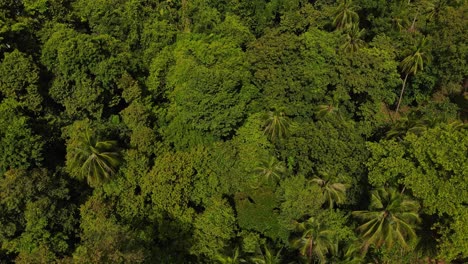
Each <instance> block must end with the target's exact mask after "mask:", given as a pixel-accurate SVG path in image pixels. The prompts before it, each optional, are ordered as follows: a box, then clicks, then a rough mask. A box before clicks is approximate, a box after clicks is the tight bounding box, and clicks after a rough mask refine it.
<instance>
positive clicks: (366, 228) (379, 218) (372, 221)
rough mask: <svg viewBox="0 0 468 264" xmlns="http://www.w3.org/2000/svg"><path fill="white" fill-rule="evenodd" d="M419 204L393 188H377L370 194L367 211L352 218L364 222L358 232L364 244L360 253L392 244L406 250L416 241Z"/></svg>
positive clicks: (360, 212)
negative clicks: (371, 247) (370, 248)
mask: <svg viewBox="0 0 468 264" xmlns="http://www.w3.org/2000/svg"><path fill="white" fill-rule="evenodd" d="M418 210H419V204H418V202H416V201H413V200H410V199H408V198H407V197H406V196H404V195H403V194H402V193H400V192H398V191H397V190H396V189H387V188H380V189H377V190H374V191H372V192H371V203H370V207H369V210H366V211H355V212H353V213H352V214H353V216H355V217H356V218H358V219H360V220H362V221H364V224H362V225H361V226H359V227H358V228H357V230H358V231H359V232H360V233H361V237H362V239H363V241H364V243H363V246H362V250H363V251H367V249H368V247H369V246H371V245H374V246H375V247H377V248H380V247H382V246H385V247H386V248H392V247H393V245H394V244H395V241H397V243H399V245H400V246H401V247H402V248H405V249H407V248H408V247H409V246H408V244H409V242H412V241H414V240H415V239H416V233H415V225H416V224H417V223H419V222H420V218H419V215H418Z"/></svg>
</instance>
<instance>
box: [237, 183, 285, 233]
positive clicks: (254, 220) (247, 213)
mask: <svg viewBox="0 0 468 264" xmlns="http://www.w3.org/2000/svg"><path fill="white" fill-rule="evenodd" d="M235 202H236V212H237V221H238V224H239V227H240V228H242V229H244V230H254V231H257V232H259V233H261V234H263V235H265V236H267V237H269V238H271V239H273V240H275V239H281V240H283V241H287V238H288V232H287V230H286V227H285V226H283V225H282V224H281V222H280V219H279V213H278V210H277V206H278V198H277V197H276V196H275V193H273V191H272V190H271V189H268V188H258V189H255V191H254V190H250V191H249V192H244V193H237V194H236V196H235Z"/></svg>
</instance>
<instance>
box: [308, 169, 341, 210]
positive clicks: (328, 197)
mask: <svg viewBox="0 0 468 264" xmlns="http://www.w3.org/2000/svg"><path fill="white" fill-rule="evenodd" d="M312 182H314V183H316V184H318V185H319V186H320V187H321V188H322V194H323V196H324V197H325V201H326V202H327V203H328V205H329V208H333V205H334V204H335V203H337V204H341V203H344V201H345V200H346V189H347V186H346V185H345V184H343V183H332V182H330V181H329V180H324V179H322V178H319V177H315V178H314V179H312Z"/></svg>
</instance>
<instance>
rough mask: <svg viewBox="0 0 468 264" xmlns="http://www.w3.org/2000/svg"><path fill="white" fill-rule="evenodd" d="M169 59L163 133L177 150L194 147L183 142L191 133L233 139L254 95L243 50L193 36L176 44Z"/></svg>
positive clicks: (231, 44) (222, 42) (217, 41)
mask: <svg viewBox="0 0 468 264" xmlns="http://www.w3.org/2000/svg"><path fill="white" fill-rule="evenodd" d="M173 56H174V65H173V66H172V67H170V68H169V70H168V71H169V72H168V76H167V80H166V81H165V82H166V83H167V86H168V87H167V88H169V89H170V90H169V91H168V93H167V98H168V100H169V101H170V105H169V107H168V109H167V115H166V116H165V118H166V119H167V120H168V121H169V124H168V126H167V128H166V129H164V130H163V131H162V133H163V135H164V136H165V137H166V139H167V140H168V141H172V142H174V143H175V144H177V145H176V146H177V147H179V148H181V147H185V146H184V145H181V143H183V142H186V141H188V142H187V145H191V144H193V143H191V142H190V141H191V139H189V138H186V137H187V134H188V135H190V134H191V133H194V134H195V135H200V133H203V134H207V135H211V136H213V137H215V138H223V137H229V136H232V134H233V132H234V129H235V128H236V127H237V126H238V125H239V123H240V122H241V121H242V120H243V117H244V111H246V107H247V103H248V102H249V101H250V100H251V98H252V97H253V96H254V95H255V93H256V92H255V88H254V87H253V86H252V85H251V84H250V81H249V79H250V73H249V71H248V67H249V65H248V63H247V60H246V58H245V55H244V53H243V52H242V50H241V49H240V48H238V47H236V46H235V45H234V43H232V42H230V41H229V39H222V38H218V39H217V38H213V37H210V38H200V37H199V36H196V35H193V36H187V38H184V41H180V42H178V44H177V46H176V48H175V50H174V53H173ZM203 138H206V136H203ZM200 140H201V138H200ZM202 142H203V141H202Z"/></svg>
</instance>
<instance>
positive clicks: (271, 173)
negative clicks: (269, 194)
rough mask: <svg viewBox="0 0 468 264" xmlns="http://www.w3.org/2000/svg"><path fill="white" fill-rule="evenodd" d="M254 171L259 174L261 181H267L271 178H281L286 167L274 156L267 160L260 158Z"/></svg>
mask: <svg viewBox="0 0 468 264" xmlns="http://www.w3.org/2000/svg"><path fill="white" fill-rule="evenodd" d="M254 171H255V172H256V173H257V174H258V175H259V176H261V178H262V181H269V180H270V179H273V178H274V179H277V180H279V179H281V176H282V175H283V174H284V173H285V171H286V168H285V167H284V165H283V163H282V162H279V161H278V160H277V159H275V157H271V158H270V159H269V160H266V159H265V160H261V161H260V164H259V166H257V167H256V168H255V169H254Z"/></svg>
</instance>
